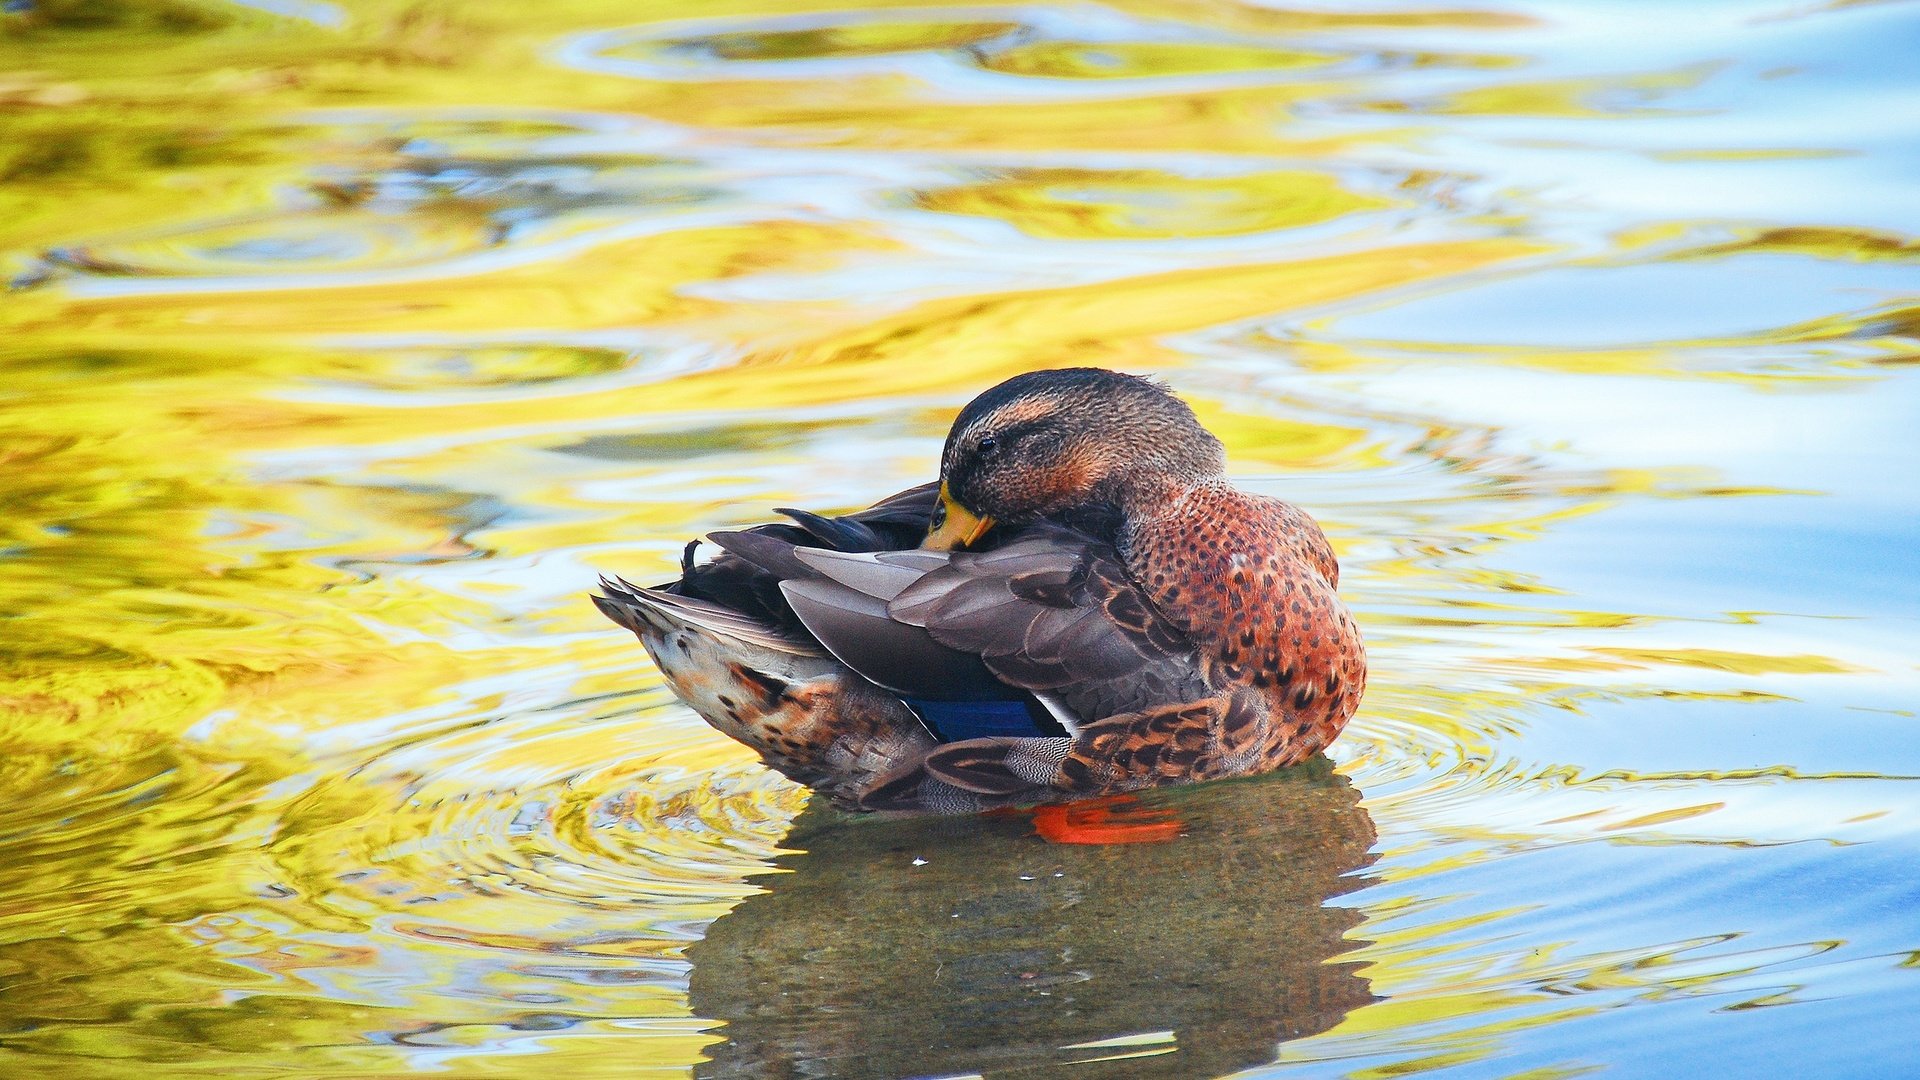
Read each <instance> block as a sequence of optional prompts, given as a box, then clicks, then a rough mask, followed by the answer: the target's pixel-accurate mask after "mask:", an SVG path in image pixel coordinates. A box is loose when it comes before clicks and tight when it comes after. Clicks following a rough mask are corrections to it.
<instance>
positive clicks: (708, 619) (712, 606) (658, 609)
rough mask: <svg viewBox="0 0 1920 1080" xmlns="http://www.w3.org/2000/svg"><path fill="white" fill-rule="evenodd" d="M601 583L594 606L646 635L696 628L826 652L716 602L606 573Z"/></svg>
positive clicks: (768, 645) (801, 652)
mask: <svg viewBox="0 0 1920 1080" xmlns="http://www.w3.org/2000/svg"><path fill="white" fill-rule="evenodd" d="M600 588H601V590H602V591H603V592H604V593H605V594H606V595H604V596H595V597H593V605H594V606H595V607H597V608H599V609H600V611H601V613H602V614H604V615H606V617H607V618H609V619H612V620H613V621H614V622H616V623H618V624H620V625H621V626H624V627H626V628H627V629H628V630H631V631H633V632H634V633H635V634H638V635H640V636H641V638H642V639H645V638H646V636H647V635H648V634H670V633H673V632H674V631H675V630H682V629H695V630H699V631H704V632H706V633H708V634H712V635H716V636H718V637H722V638H727V639H729V640H732V641H737V642H740V643H742V644H746V645H751V646H755V647H758V648H762V649H772V650H774V651H775V652H781V653H787V654H790V655H793V656H825V655H827V652H826V650H825V649H823V648H821V647H820V645H819V643H818V642H815V641H812V640H810V639H808V638H803V637H798V636H796V635H793V634H789V633H785V632H783V631H782V630H781V629H780V628H779V627H776V626H772V625H770V624H768V623H765V622H762V621H760V620H759V619H756V618H754V617H752V616H751V615H746V614H743V613H741V612H738V611H734V610H733V609H731V608H727V607H723V606H721V605H719V604H716V603H713V602H712V601H708V600H701V599H699V598H697V597H691V596H681V595H680V594H678V593H673V592H668V591H667V590H665V589H659V588H652V589H650V588H645V587H642V586H638V585H633V584H630V583H628V582H626V581H623V580H622V579H620V578H617V577H616V578H609V577H605V576H602V577H601V579H600Z"/></svg>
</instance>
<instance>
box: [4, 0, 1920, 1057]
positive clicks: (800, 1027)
mask: <svg viewBox="0 0 1920 1080" xmlns="http://www.w3.org/2000/svg"><path fill="white" fill-rule="evenodd" d="M1916 35H1920V9H1916V7H1915V6H1914V5H1912V4H1908V3H1870V2H1869V3H1845V2H1842V3H1831V4H1821V3H1809V4H1797V3H1790V2H1786V0H1703V2H1697V3H1688V4H1651V3H1579V2H1567V3H1557V4H1548V3H1545V2H1531V0H1519V2H1511V3H1501V4H1497V5H1489V4H1484V3H1479V2H1477V0H1472V2H1468V3H1464V4H1436V3H1433V2H1431V0H1413V2H1409V3H1398V2H1395V3H1376V4H1368V5H1351V6H1347V5H1343V6H1333V5H1319V6H1313V7H1302V8H1288V7H1282V6H1273V5H1259V4H1251V3H1248V4H1240V3H1230V2H1194V0H1113V2H1110V3H1104V4H1094V3H1017V4H988V3H981V4H965V5H953V6H939V5H894V4H885V3H880V4H864V5H861V6H843V7H834V6H829V5H821V4H808V3H804V2H801V3H793V2H779V0H730V2H726V3H715V4H705V5H700V6H698V7H697V8H693V7H689V6H685V5H671V4H663V3H641V4H631V3H629V4H607V3H602V2H589V0H551V2H547V3H542V4H538V5H518V4H513V5H480V4H456V3H436V2H426V3H412V4H401V3H386V2H379V0H369V2H365V3H361V2H353V3H341V4H333V3H319V2H305V0H302V2H279V0H276V2H272V3H257V4H246V5H241V4H226V3H221V2H218V0H128V2H126V3H118V4H80V3H71V2H66V0H27V2H22V3H16V4H11V5H8V8H7V13H6V14H4V15H0V72H4V74H0V277H4V278H5V279H6V280H8V281H10V282H11V283H12V287H11V289H10V290H9V291H6V292H3V293H0V331H3V333H0V365H4V368H5V373H6V378H5V379H4V381H3V382H0V511H3V512H0V611H4V613H5V616H4V617H3V618H0V657H4V658H5V665H4V670H0V707H4V709H5V716H6V719H5V720H4V722H0V792H4V793H5V796H6V798H5V805H6V809H4V810H0V865H4V873H0V1072H4V1073H6V1074H7V1075H9V1076H12V1075H20V1076H38V1075H59V1076H63V1077H96V1076H97V1077H117V1076H129V1075H142V1076H157V1075H164V1076H182V1077H191V1076H202V1075H205V1076H251V1075H260V1076H303V1077H307V1076H311V1077H365V1076H393V1075H404V1074H408V1073H413V1072H422V1073H432V1074H435V1075H448V1076H460V1077H467V1076H473V1077H481V1076H524V1075H531V1074H536V1073H539V1074H545V1073H549V1072H552V1073H556V1074H563V1075H569V1076H578V1077H582V1078H585V1077H598V1076H610V1077H611V1076H619V1077H631V1076H636V1075H654V1074H660V1075H671V1076H683V1075H689V1074H699V1075H725V1076H734V1075H747V1076H754V1075H766V1076H787V1075H820V1076H856V1075H870V1076H906V1075H930V1074H939V1075H953V1074H966V1073H985V1074H992V1075H1026V1074H1030V1073H1041V1072H1049V1071H1062V1072H1065V1073H1067V1074H1069V1075H1079V1076H1094V1075H1113V1076H1147V1075H1165V1076H1182V1077H1184V1076H1202V1075H1205V1076H1213V1075H1226V1074H1230V1073H1235V1074H1240V1073H1244V1074H1245V1075H1252V1076H1273V1077H1279V1076H1289V1077H1291V1076H1296V1075H1301V1076H1352V1077H1385V1076H1404V1075H1411V1074H1425V1073H1433V1074H1438V1075H1459V1076H1502V1077H1505V1076H1529V1077H1559V1076H1573V1075H1582V1074H1586V1073H1588V1072H1594V1071H1601V1072H1606V1073H1609V1074H1611V1075H1626V1076H1669V1075H1673V1074H1674V1073H1676V1072H1681V1071H1692V1072H1704V1073H1706V1074H1709V1075H1767V1076H1774V1075H1779V1074H1781V1073H1782V1072H1788V1073H1791V1074H1792V1075H1796V1076H1882V1075H1889V1074H1897V1073H1899V1072H1901V1071H1905V1070H1912V1069H1920V1058H1916V1056H1915V1051H1914V1050H1913V1048H1912V1044H1911V1039H1910V1036H1909V1035H1908V1031H1909V1028H1910V1024H1911V1017H1912V1015H1913V1013H1914V1012H1915V1011H1916V1008H1917V1007H1920V914H1916V912H1917V911H1920V879H1916V877H1915V875H1914V873H1913V869H1912V868H1913V867H1914V866H1915V865H1916V860H1920V826H1917V825H1916V822H1920V740H1916V739H1915V737H1914V732H1915V725H1916V715H1915V702H1916V699H1917V698H1920V695H1917V694H1916V689H1917V688H1920V663H1917V662H1916V659H1915V657H1916V656H1920V617H1917V614H1916V613H1920V562H1917V560H1916V555H1915V552H1916V550H1920V512H1916V509H1915V508H1916V500H1917V496H1920V487H1917V485H1916V482H1915V480H1914V473H1913V469H1912V462H1913V461H1914V460H1916V456H1917V455H1920V425H1916V424H1915V422H1914V421H1915V418H1916V417H1920V375H1916V359H1917V358H1920V344H1916V337H1920V241H1916V240H1915V235H1916V233H1917V232H1920V201H1916V199H1915V196H1914V186H1913V178H1914V176H1915V175H1920V104H1917V103H1920V85H1916V83H1920V79H1916V77H1915V76H1914V74H1913V71H1914V68H1913V64H1912V57H1911V53H1912V48H1911V45H1912V43H1913V42H1914V41H1915V40H1916ZM1070 363H1071V364H1078V363H1090V364H1100V365H1105V366H1110V367H1119V368H1124V369H1127V370H1132V371H1138V372H1148V373H1153V374H1156V375H1159V376H1161V377H1164V378H1165V379H1167V380H1168V381H1169V382H1171V383H1172V384H1173V385H1174V386H1175V387H1176V388H1177V389H1178V390H1179V391H1180V392H1181V393H1182V394H1184V395H1185V396H1187V397H1188V398H1189V399H1190V400H1191V401H1193V402H1194V404H1195V406H1196V407H1197V408H1198V409H1199V411H1200V412H1201V414H1202V417H1203V418H1204V419H1205V420H1206V422H1207V423H1208V424H1209V425H1210V426H1212V427H1213V428H1214V429H1215V430H1216V431H1217V432H1219V433H1220V435H1221V436H1222V437H1223V439H1225V441H1226V442H1227V444H1228V446H1229V450H1230V454H1231V458H1232V462H1233V469H1234V471H1235V473H1236V475H1237V476H1238V477H1239V478H1240V479H1241V480H1242V481H1243V482H1244V483H1245V484H1246V485H1247V486H1249V487H1251V488H1254V489H1256V490H1260V491H1265V492H1269V493H1272V494H1276V495H1281V496H1284V497H1287V498H1289V499H1292V500H1294V501H1296V502H1298V503H1300V504H1301V505H1303V506H1305V507H1307V508H1308V509H1310V510H1311V511H1312V512H1313V513H1314V514H1315V515H1316V516H1318V517H1319V518H1320V519H1321V520H1322V522H1323V523H1324V524H1325V525H1326V527H1327V529H1328V532H1329V533H1330V535H1331V536H1332V538H1333V541H1334V543H1335V545H1336V547H1337V548H1338V549H1339V551H1340V554H1341V557H1342V560H1343V564H1344V566H1345V568H1346V571H1345V577H1344V579H1343V591H1344V592H1345V594H1346V595H1347V597H1348V598H1349V602H1350V603H1351V604H1352V606H1353V607H1354V609H1355V611H1356V614H1357V615H1358V617H1359V619H1360V621H1361V623H1362V626H1363V627H1364V629H1365V632H1366V634H1367V636H1368V639H1369V642H1370V647H1371V653H1372V659H1373V678H1372V684H1371V687H1370V690H1369V694H1368V697H1367V700H1366V703H1365V705H1364V706H1363V707H1362V710H1361V712H1360V714H1359V716H1358V717H1357V719H1356V720H1355V721H1354V724H1353V726H1352V727H1351V728H1350V729H1349V731H1348V733H1347V734H1346V735H1345V736H1344V737H1343V739H1342V740H1341V741H1340V742H1339V743H1338V744H1337V745H1336V746H1335V747H1334V749H1333V752H1332V755H1331V756H1332V761H1331V767H1327V766H1324V765H1320V766H1315V767H1312V768H1307V769H1302V770H1296V771H1295V772H1294V773H1290V774H1286V775H1280V776H1274V777H1268V778H1262V779H1258V780H1252V781H1245V782H1235V783H1229V784H1221V785H1208V786H1202V787H1197V788H1191V789H1184V790H1180V791H1176V792H1171V793H1165V794H1161V795H1157V796H1155V797H1154V798H1153V799H1150V800H1149V803H1150V807H1149V809H1148V811H1147V812H1157V813H1163V814H1164V813H1171V814H1175V815H1177V816H1178V818H1179V819H1180V820H1181V821H1183V822H1184V823H1185V826H1186V834H1185V835H1184V836H1182V837H1181V838H1180V839H1177V840H1174V841H1171V842H1169V843H1166V844H1162V845H1139V846H1130V847H1114V848H1077V847H1062V846H1058V845H1053V844H1049V843H1047V842H1045V841H1044V840H1042V839H1040V838H1039V837H1037V836H1035V835H1033V828H1032V826H1031V823H1030V822H1028V821H1027V820H1025V819H1023V818H1018V817H1013V818H1005V817H1002V818H987V819H964V820H958V821H891V822H886V821H873V820H866V819H851V818H847V817H845V816H842V815H838V814H836V813H834V812H832V811H830V810H828V809H827V808H825V807H822V806H810V805H808V799H807V795H806V793H805V792H804V791H803V790H800V789H797V788H795V787H793V786H792V785H790V784H787V783H786V782H784V781H782V780H780V779H779V778H777V777H776V776H774V775H773V774H771V773H769V772H767V771H766V770H764V769H763V768H761V767H760V766H759V765H758V764H756V763H755V761H754V760H752V758H751V757H750V755H748V754H747V753H746V752H745V751H744V750H742V749H741V748H739V747H736V746H734V745H733V744H731V743H729V742H727V741H726V740H725V739H723V738H721V737H720V736H718V735H716V734H715V733H713V732H712V731H710V730H709V729H708V728H706V727H705V725H703V724H702V723H701V722H700V721H699V720H698V719H697V718H696V717H694V716H693V715H692V714H691V713H690V712H688V711H687V710H686V709H685V708H683V707H681V706H680V705H678V704H677V703H676V702H674V701H673V700H672V698H671V697H670V696H669V695H668V694H666V693H665V691H664V690H663V689H662V687H661V685H660V682H659V679H658V676H657V675H656V674H655V673H654V672H653V670H652V669H651V667H650V666H649V665H648V663H647V660H646V658H645V656H644V654H643V653H642V652H641V651H640V650H639V648H638V646H637V645H636V644H635V643H634V642H633V641H632V640H631V638H628V637H625V636H624V635H622V634H620V633H619V632H617V631H615V630H613V629H611V628H610V627H609V626H608V625H607V624H605V623H604V622H603V621H602V620H601V619H600V618H599V617H598V615H597V614H596V613H595V612H594V611H593V610H592V608H591V607H590V606H589V605H588V604H587V603H586V601H585V592H586V589H587V586H588V585H589V584H590V582H591V581H592V580H593V575H594V574H595V573H597V572H600V571H610V572H617V573H621V574H623V575H626V576H628V577H632V578H635V579H640V580H645V579H648V578H651V577H655V576H664V575H666V574H668V573H670V572H671V567H672V565H673V562H674V560H675V559H676V558H677V556H678V552H679V549H680V545H681V544H682V543H683V542H684V540H685V539H686V538H687V537H689V536H692V535H696V534H698V533H700V532H702V531H705V530H709V529H714V528H720V527H725V526H731V525H738V524H742V523H746V522H750V521H753V520H756V519H757V518H758V517H759V516H760V515H761V514H763V513H764V508H766V507H769V506H772V505H803V506H817V507H820V508H834V507H851V506H856V505H860V504H862V503H863V502H865V501H868V500H871V499H872V498H874V497H877V496H880V495H883V494H886V493H889V492H892V491H894V490H897V489H899V488H901V487H905V486H907V485H909V484H911V483H916V482H919V481H921V480H923V479H925V478H926V477H928V476H930V475H931V473H932V471H933V470H934V468H935V464H936V461H935V459H936V455H937V451H938V447H939V441H940V439H941V437H942V435H943V434H944V431H945V427H946V424H947V422H948V420H949V419H950V417H951V415H952V413H953V412H954V410H956V409H957V408H958V407H959V406H960V405H961V404H962V403H964V402H965V401H966V400H967V399H968V398H969V397H971V396H972V394H974V393H975V392H977V391H978V390H980V389H981V388H983V387H985V386H987V385H989V384H991V383H993V382H995V381H998V380H999V379H1001V378H1004V377H1006V376H1008V375H1011V374H1014V373H1016V372H1018V371H1023V370H1028V369H1031V368H1035V367H1042V366H1049V365H1061V364H1070Z"/></svg>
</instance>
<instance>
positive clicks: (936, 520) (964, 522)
mask: <svg viewBox="0 0 1920 1080" xmlns="http://www.w3.org/2000/svg"><path fill="white" fill-rule="evenodd" d="M991 528H993V519H992V518H990V517H981V516H980V515H978V514H976V513H974V512H973V511H971V510H969V509H967V508H966V507H964V506H961V505H960V504H959V503H958V502H956V501H954V498H953V495H952V494H951V493H950V492H948V491H947V485H945V484H941V485H940V502H939V503H938V504H936V505H935V506H934V508H933V523H932V524H931V525H930V526H929V527H928V528H927V538H926V539H925V540H922V541H920V546H921V547H923V548H926V549H928V550H930V551H952V550H954V549H955V548H969V547H972V546H973V545H975V544H977V543H979V542H980V538H981V537H983V536H985V535H987V530H988V529H991Z"/></svg>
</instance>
